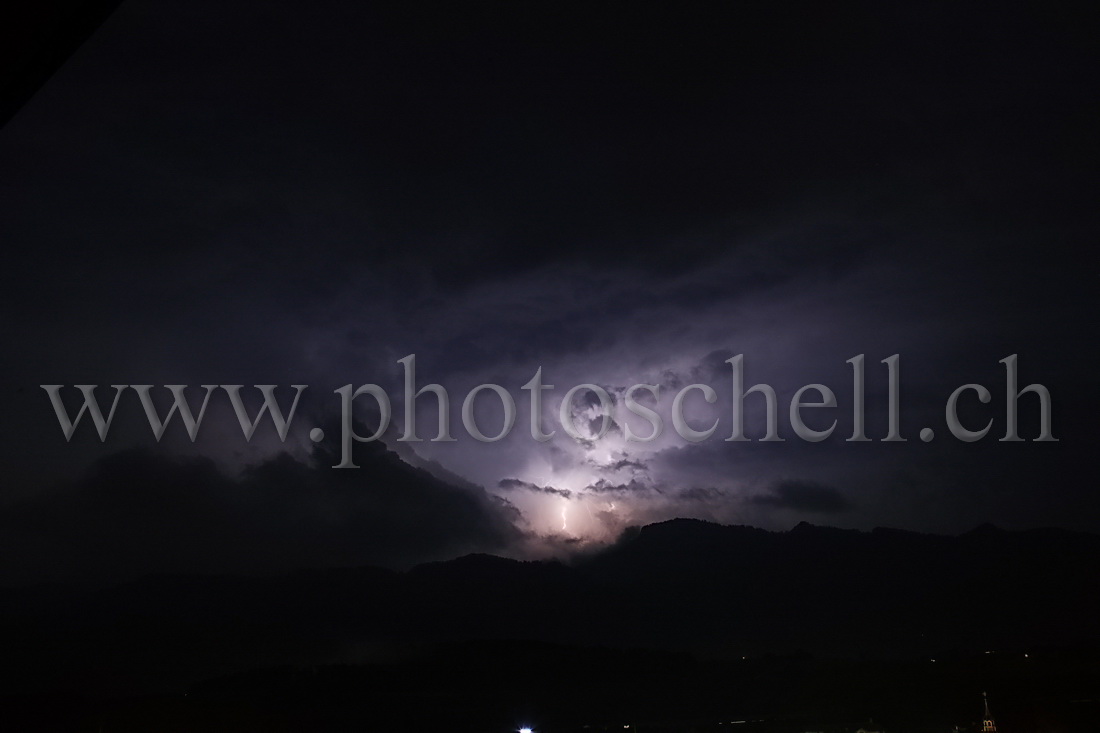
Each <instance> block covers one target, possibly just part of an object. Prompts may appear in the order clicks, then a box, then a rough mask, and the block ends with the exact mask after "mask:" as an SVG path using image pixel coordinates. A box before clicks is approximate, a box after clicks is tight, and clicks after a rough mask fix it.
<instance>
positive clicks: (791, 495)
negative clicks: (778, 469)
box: [751, 481, 851, 514]
mask: <svg viewBox="0 0 1100 733" xmlns="http://www.w3.org/2000/svg"><path fill="white" fill-rule="evenodd" d="M751 501H752V502H753V503H754V504H762V505H764V506H774V507H780V508H783V509H794V510H795V511H806V512H818V513H825V514H832V513H836V512H842V511H844V510H846V509H849V508H851V504H850V503H849V502H848V500H847V499H845V498H844V494H842V493H841V492H840V491H839V490H837V489H835V488H833V487H832V486H824V485H822V484H818V483H814V482H813V481H780V482H779V483H777V484H776V485H775V486H774V487H772V490H771V493H769V494H760V495H757V496H754V497H752V499H751Z"/></svg>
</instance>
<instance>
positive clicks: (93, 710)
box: [0, 520, 1100, 733]
mask: <svg viewBox="0 0 1100 733" xmlns="http://www.w3.org/2000/svg"><path fill="white" fill-rule="evenodd" d="M701 558H705V561H704V560H701ZM1098 567H1100V541H1098V538H1097V537H1095V536H1093V535H1088V534H1076V533H1068V532H1061V531H1033V532H1005V531H1001V530H998V529H996V528H993V527H983V528H979V529H978V530H975V531H973V532H970V533H968V534H965V535H962V536H960V537H942V536H933V535H919V534H911V533H904V532H897V531H892V530H876V531H874V532H854V531H844V530H835V529H829V528H821V527H813V526H810V525H799V526H798V527H796V528H795V529H794V530H792V531H790V532H782V533H772V532H765V531H762V530H757V529H752V528H747V527H724V526H718V525H713V524H707V523H703V522H697V521H686V520H677V521H672V522H665V523H662V524H658V525H651V526H648V527H644V528H641V529H639V530H635V531H632V532H629V533H628V534H627V535H626V536H624V538H623V539H622V540H621V541H620V542H619V543H618V544H616V545H615V546H613V547H611V548H609V549H607V550H604V551H602V552H600V553H598V554H594V555H591V556H589V557H586V558H583V559H578V560H576V561H575V562H574V563H572V564H569V565H566V564H561V563H557V562H526V563H525V562H517V561H513V560H506V559H502V558H496V557H490V556H469V557H465V558H460V559H457V560H453V561H449V562H444V563H435V564H429V565H422V566H418V567H416V568H414V569H413V570H411V571H408V572H404V573H401V572H393V571H388V570H382V569H377V568H350V569H339V570H327V571H300V572H297V573H292V574H289V575H278V576H270V577H207V576H153V577H147V578H143V579H140V580H136V581H133V582H129V583H125V584H121V585H112V586H107V587H78V586H71V585H69V586H36V587H22V588H15V589H7V590H5V591H3V593H2V594H0V620H2V626H3V631H2V644H3V647H2V648H3V667H2V675H3V678H2V683H3V688H2V689H3V698H2V701H0V704H2V712H0V722H2V723H3V724H4V725H3V727H4V729H5V730H8V729H11V730H44V731H45V730H51V731H81V730H88V731H100V730H102V731H144V730H157V731H177V730H178V731H220V730H225V731H251V730H257V731H258V730H264V731H299V730H301V731H305V730H311V731H328V730H331V731H344V730H368V731H369V730H380V731H389V730H470V731H475V730H481V731H507V730H516V729H518V728H520V727H524V726H530V727H532V728H533V729H534V730H536V731H570V730H601V729H606V730H612V729H617V730H624V729H625V728H624V726H637V729H638V730H729V729H732V728H729V727H728V726H736V729H737V730H760V731H808V730H822V731H824V730H837V731H843V730H850V731H855V730H856V729H857V728H859V727H861V726H863V727H867V726H870V725H871V721H872V720H873V721H874V725H876V726H882V727H884V728H885V729H886V730H890V731H950V730H952V728H953V727H954V726H961V727H964V728H965V727H967V726H973V725H975V724H976V721H977V720H978V718H979V717H980V715H981V693H982V692H983V691H988V692H989V695H990V699H991V701H993V706H994V713H995V716H996V717H997V719H998V726H999V730H1000V731H1003V732H1005V733H1013V731H1078V730H1092V729H1094V728H1093V727H1091V726H1092V723H1090V722H1089V721H1090V720H1096V719H1098V717H1097V716H1100V708H1098V703H1097V701H1098V700H1100V648H1098V646H1097V645H1096V638H1097V627H1096V622H1095V620H1096V619H1097V618H1100V594H1098V593H1096V577H1097V576H1096V572H1095V570H1096V568H1098ZM737 721H744V722H737ZM720 726H721V727H720Z"/></svg>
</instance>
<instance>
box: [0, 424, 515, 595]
mask: <svg viewBox="0 0 1100 733" xmlns="http://www.w3.org/2000/svg"><path fill="white" fill-rule="evenodd" d="M360 448H361V450H360V451H359V452H358V453H357V457H356V459H357V461H358V462H359V464H360V468H359V469H355V470H336V469H332V468H330V465H331V463H332V459H333V456H330V455H327V454H324V453H323V452H319V453H318V454H317V455H315V456H314V457H313V459H312V460H309V461H298V460H295V459H294V458H291V457H290V456H288V455H286V454H282V455H279V456H276V457H274V458H272V459H270V460H267V461H265V462H263V463H261V464H259V465H255V466H252V467H250V468H248V469H247V470H245V471H244V472H243V473H242V475H240V476H239V477H233V476H230V475H227V474H226V473H225V472H224V471H221V470H219V469H218V468H217V467H216V466H215V464H214V463H213V462H212V461H209V460H206V459H202V458H174V457H170V456H164V455H157V454H154V453H150V452H148V451H141V450H132V451H128V452H124V453H119V454H115V455H112V456H109V457H107V458H105V459H103V460H101V461H99V462H98V463H96V464H95V465H94V466H93V467H92V468H91V469H90V470H89V471H88V472H87V474H86V475H84V476H82V477H80V478H79V479H77V480H75V481H72V482H70V483H68V484H67V485H64V486H61V487H58V488H56V489H55V490H54V491H53V492H50V493H46V494H43V495H40V496H37V497H34V498H30V499H26V500H24V501H22V502H19V503H16V504H14V505H10V506H7V507H5V508H3V509H2V510H0V538H2V540H0V547H2V550H0V552H3V555H4V557H5V558H6V561H5V563H4V572H3V576H2V581H3V582H8V583H10V582H13V581H22V582H27V581H30V580H34V579H37V580H45V579H52V580H57V579H64V580H78V579H79V580H92V581H102V580H117V579H119V578H127V577H134V576H137V575H141V574H143V573H149V572H208V573H233V572H248V571H252V572H255V571H273V570H283V569H287V568H293V567H329V566H344V567H347V566H356V565H366V564H382V565H391V566H394V565H397V566H407V565H410V564H413V563H416V562H422V561H426V560H432V559H440V558H445V557H453V556H455V555H459V554H465V553H468V552H486V551H489V552H493V551H495V552H500V551H503V550H505V549H506V548H508V547H510V546H514V545H516V543H517V542H518V541H519V539H520V536H519V532H518V530H516V529H515V526H514V525H515V523H516V522H517V519H518V517H517V516H516V514H515V512H514V510H513V509H511V508H510V507H509V506H508V505H507V504H504V503H502V502H500V501H499V500H496V499H495V498H493V497H490V496H488V495H486V494H485V493H484V492H482V491H478V492H473V491H470V490H468V489H464V488H458V487H455V486H452V485H449V484H447V483H445V482H443V481H441V480H439V479H436V478H434V477H433V476H432V475H431V474H429V473H427V472H426V471H423V470H420V469H416V468H413V467H411V466H409V465H407V464H405V463H404V462H402V461H401V460H400V459H399V458H398V457H397V456H396V455H395V454H393V453H390V452H388V451H387V450H386V449H385V447H384V446H382V445H380V444H368V445H364V446H361V447H360Z"/></svg>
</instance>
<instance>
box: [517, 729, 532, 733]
mask: <svg viewBox="0 0 1100 733" xmlns="http://www.w3.org/2000/svg"><path fill="white" fill-rule="evenodd" d="M519 733H532V731H531V729H530V728H520V729H519Z"/></svg>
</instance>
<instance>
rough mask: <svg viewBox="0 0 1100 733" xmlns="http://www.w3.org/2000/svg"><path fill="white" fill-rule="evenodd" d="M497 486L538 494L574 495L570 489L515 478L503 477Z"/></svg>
mask: <svg viewBox="0 0 1100 733" xmlns="http://www.w3.org/2000/svg"><path fill="white" fill-rule="evenodd" d="M497 488H500V489H504V490H505V491H515V490H517V489H518V490H521V491H531V492H533V493H536V494H550V495H551V496H560V497H563V498H565V499H568V498H569V497H571V496H573V492H572V491H569V490H568V489H558V488H555V487H553V486H539V485H537V484H533V483H531V482H530V481H520V480H519V479H515V478H502V479H501V480H500V481H498V482H497Z"/></svg>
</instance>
